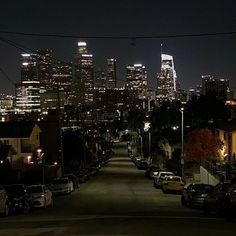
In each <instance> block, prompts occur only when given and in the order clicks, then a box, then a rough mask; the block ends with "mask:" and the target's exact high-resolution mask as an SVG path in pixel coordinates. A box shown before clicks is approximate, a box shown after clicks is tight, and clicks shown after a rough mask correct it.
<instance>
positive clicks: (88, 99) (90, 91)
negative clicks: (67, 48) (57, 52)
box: [73, 42, 94, 105]
mask: <svg viewBox="0 0 236 236" xmlns="http://www.w3.org/2000/svg"><path fill="white" fill-rule="evenodd" d="M93 73H94V72H93V55H92V54H89V53H88V51H87V44H86V42H78V53H77V54H76V57H75V61H74V76H73V93H74V94H73V96H74V103H75V105H78V104H81V103H85V104H91V103H92V102H93V97H94V75H93Z"/></svg>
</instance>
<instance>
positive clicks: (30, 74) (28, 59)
mask: <svg viewBox="0 0 236 236" xmlns="http://www.w3.org/2000/svg"><path fill="white" fill-rule="evenodd" d="M21 81H38V68H37V54H28V53H23V54H21Z"/></svg>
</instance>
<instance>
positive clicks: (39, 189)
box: [29, 186, 43, 193]
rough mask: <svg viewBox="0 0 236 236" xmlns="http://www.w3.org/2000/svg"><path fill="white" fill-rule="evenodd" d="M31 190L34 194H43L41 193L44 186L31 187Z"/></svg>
mask: <svg viewBox="0 0 236 236" xmlns="http://www.w3.org/2000/svg"><path fill="white" fill-rule="evenodd" d="M29 190H30V191H31V192H32V193H41V192H43V188H42V186H30V187H29Z"/></svg>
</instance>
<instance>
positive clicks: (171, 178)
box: [166, 176, 181, 182]
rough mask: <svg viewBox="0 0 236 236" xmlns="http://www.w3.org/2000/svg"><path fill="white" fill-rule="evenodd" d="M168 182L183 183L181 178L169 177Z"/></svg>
mask: <svg viewBox="0 0 236 236" xmlns="http://www.w3.org/2000/svg"><path fill="white" fill-rule="evenodd" d="M166 180H168V181H177V182H180V181H181V178H179V177H173V176H168V177H167V178H166Z"/></svg>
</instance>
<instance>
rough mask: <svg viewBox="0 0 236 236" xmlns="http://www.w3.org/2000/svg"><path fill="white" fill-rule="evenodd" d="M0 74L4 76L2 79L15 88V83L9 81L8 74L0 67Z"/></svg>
mask: <svg viewBox="0 0 236 236" xmlns="http://www.w3.org/2000/svg"><path fill="white" fill-rule="evenodd" d="M0 72H1V73H2V74H3V75H4V77H5V78H6V79H7V80H8V81H9V82H10V83H11V84H12V85H13V86H14V87H15V83H14V82H13V81H12V80H11V78H10V77H9V76H8V74H7V73H6V72H5V71H4V70H3V69H2V68H1V67H0Z"/></svg>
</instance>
